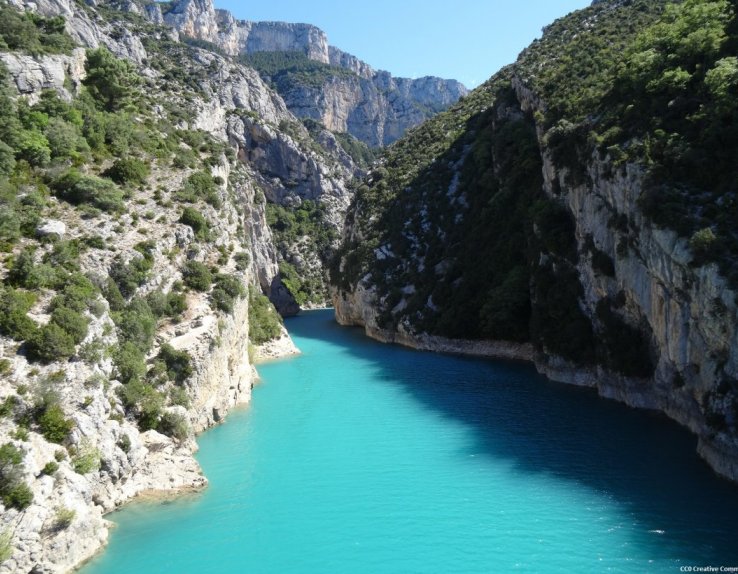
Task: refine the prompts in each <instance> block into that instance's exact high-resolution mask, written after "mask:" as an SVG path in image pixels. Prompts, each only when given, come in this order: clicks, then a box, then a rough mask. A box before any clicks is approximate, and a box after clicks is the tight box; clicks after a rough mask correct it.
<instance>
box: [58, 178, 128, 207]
mask: <svg viewBox="0 0 738 574" xmlns="http://www.w3.org/2000/svg"><path fill="white" fill-rule="evenodd" d="M51 188H52V189H53V190H54V191H55V193H56V195H58V196H59V197H61V198H62V199H64V200H66V201H68V202H69V203H71V204H72V205H81V204H86V205H92V206H94V207H97V208H98V209H102V210H103V211H118V212H120V211H123V209H124V204H123V192H122V191H121V190H120V189H118V187H117V186H116V185H115V184H114V183H113V182H112V181H110V180H107V179H102V178H99V177H95V176H93V175H84V174H83V173H81V172H79V171H78V170H76V169H70V170H69V171H67V172H66V173H64V174H62V175H61V176H59V177H58V178H57V179H55V180H54V181H53V182H52V183H51Z"/></svg>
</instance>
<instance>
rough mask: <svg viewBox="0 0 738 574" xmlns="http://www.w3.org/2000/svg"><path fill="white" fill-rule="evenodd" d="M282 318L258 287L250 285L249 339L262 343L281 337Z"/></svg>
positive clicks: (257, 343) (255, 342)
mask: <svg viewBox="0 0 738 574" xmlns="http://www.w3.org/2000/svg"><path fill="white" fill-rule="evenodd" d="M281 333H282V318H281V317H280V316H279V313H277V310H276V309H275V308H274V305H272V303H271V302H270V301H269V299H267V298H266V297H265V296H264V295H262V294H261V293H259V292H258V291H257V290H256V288H254V287H249V340H250V341H251V342H252V343H254V344H255V345H261V344H263V343H266V342H267V341H271V340H272V339H275V338H277V337H279V335H280V334H281Z"/></svg>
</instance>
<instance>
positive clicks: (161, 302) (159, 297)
mask: <svg viewBox="0 0 738 574" xmlns="http://www.w3.org/2000/svg"><path fill="white" fill-rule="evenodd" d="M146 302H147V303H148V305H149V308H150V309H151V312H152V313H153V314H154V316H155V317H178V316H179V315H181V314H182V313H184V312H185V311H186V310H187V299H186V298H185V296H184V295H182V294H181V293H174V292H173V291H172V292H169V293H167V294H164V293H162V291H161V290H157V291H152V292H151V293H149V294H148V295H147V296H146Z"/></svg>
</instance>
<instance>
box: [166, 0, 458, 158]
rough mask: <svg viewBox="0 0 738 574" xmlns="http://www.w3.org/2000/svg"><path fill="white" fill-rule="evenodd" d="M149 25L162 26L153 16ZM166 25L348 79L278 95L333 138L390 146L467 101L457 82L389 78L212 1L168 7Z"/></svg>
mask: <svg viewBox="0 0 738 574" xmlns="http://www.w3.org/2000/svg"><path fill="white" fill-rule="evenodd" d="M152 20H153V21H155V22H158V21H159V14H158V13H157V12H156V11H154V12H153V16H152ZM163 20H164V22H166V23H167V24H168V25H170V26H172V27H173V28H174V29H175V30H177V31H178V33H179V34H180V35H182V36H185V37H190V38H196V39H198V40H204V41H206V42H210V43H212V44H214V45H216V46H217V47H218V48H219V49H220V50H222V51H223V52H224V53H226V54H229V55H231V56H237V55H241V54H252V53H255V52H300V53H303V54H305V55H306V56H307V57H308V58H309V59H310V60H313V61H315V62H320V63H322V64H329V65H330V66H332V67H334V68H336V69H339V70H347V71H349V72H350V74H348V75H347V74H341V73H334V74H328V76H329V77H328V79H327V80H326V81H325V82H321V84H320V85H318V86H316V85H312V84H311V85H304V86H300V85H297V86H295V87H294V88H295V89H287V90H280V93H281V95H282V97H283V98H284V100H285V102H286V104H287V106H288V107H289V109H290V111H292V113H294V114H295V115H296V116H297V117H299V118H311V119H314V120H317V121H319V122H321V123H322V124H323V125H324V126H325V127H326V128H328V129H329V130H331V131H336V132H348V133H350V134H351V135H353V136H354V137H356V138H358V139H360V140H362V141H363V142H365V143H367V144H368V145H370V146H372V147H376V146H383V145H388V144H390V143H392V142H393V141H395V140H396V139H397V138H399V137H400V136H401V135H402V134H403V133H404V132H405V131H407V130H408V129H409V128H411V127H413V126H416V125H418V124H419V123H421V122H422V121H424V120H426V119H427V118H429V117H431V116H432V115H433V114H434V113H437V112H439V111H441V110H443V109H445V108H447V107H448V106H449V105H451V104H452V103H454V102H455V101H457V100H458V99H459V98H460V97H462V96H464V95H465V94H466V93H467V90H466V88H465V87H464V86H463V85H462V84H461V83H459V82H457V81H455V80H442V79H441V78H435V77H424V78H419V79H408V78H393V77H392V76H391V75H390V74H389V73H388V72H383V71H375V70H373V69H372V68H371V66H369V65H368V64H366V63H365V62H362V61H361V60H359V59H358V58H356V57H355V56H352V55H350V54H347V53H345V52H342V51H341V50H339V49H337V48H335V47H333V46H329V44H328V39H327V37H326V35H325V33H324V32H323V31H322V30H320V29H319V28H316V27H315V26H311V25H308V24H290V23H286V22H250V21H247V20H237V19H235V18H234V17H233V16H232V15H231V14H230V13H229V12H227V11H224V10H216V9H215V7H214V6H213V3H212V0H181V1H177V2H174V3H172V4H171V6H170V7H169V10H168V11H167V12H166V14H164V16H163Z"/></svg>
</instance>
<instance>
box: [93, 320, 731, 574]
mask: <svg viewBox="0 0 738 574" xmlns="http://www.w3.org/2000/svg"><path fill="white" fill-rule="evenodd" d="M287 327H288V329H289V330H290V332H291V334H292V335H293V337H294V338H295V341H296V342H297V344H298V346H299V347H300V348H301V349H302V350H303V355H302V356H300V357H298V358H294V359H289V360H284V361H279V362H275V363H271V364H267V365H262V366H261V367H260V368H259V372H260V373H261V375H262V377H263V382H262V383H261V384H260V385H259V386H257V387H256V388H255V389H254V395H253V400H252V403H251V405H250V406H249V407H248V408H245V409H243V410H240V411H238V412H236V413H234V414H232V415H230V416H229V417H228V419H227V421H226V423H225V424H223V425H222V426H220V427H217V428H215V429H213V430H211V431H209V432H207V433H205V434H203V435H202V436H201V437H200V438H199V443H200V446H201V450H200V452H199V454H198V459H199V460H200V462H201V464H202V466H203V469H204V471H205V473H206V475H207V476H208V477H209V479H210V487H209V488H208V490H207V491H205V492H204V493H202V494H200V495H194V496H189V497H186V498H183V499H180V500H177V501H175V502H168V503H139V504H134V505H131V506H129V507H127V508H126V509H125V510H123V511H121V512H118V513H115V514H113V515H112V516H111V519H112V520H114V521H115V522H117V523H118V524H119V528H117V529H116V530H115V531H114V532H113V534H112V537H111V542H110V546H109V548H108V549H107V551H106V552H105V553H104V554H103V555H102V556H101V557H100V558H99V559H97V560H96V561H94V562H93V563H91V564H90V565H88V566H87V567H86V568H85V569H84V570H83V572H84V574H103V573H105V574H112V573H136V574H148V573H160V572H161V573H164V572H166V573H207V572H212V573H216V572H217V573H225V572H234V573H235V572H254V573H259V574H261V573H275V574H277V573H279V574H283V573H293V572H294V573H352V574H354V573H355V574H363V573H367V574H369V573H371V574H384V573H416V572H417V573H426V572H428V573H443V574H447V573H466V572H469V573H471V572H475V573H487V572H508V571H520V572H561V573H564V572H566V573H570V572H574V573H576V572H633V573H636V572H637V573H642V572H670V573H676V572H679V569H680V566H693V565H710V564H711V565H716V566H719V565H733V566H738V488H736V487H734V486H733V485H731V484H728V483H727V482H725V481H723V480H721V479H719V478H717V477H715V476H714V475H713V474H712V472H711V471H710V470H709V469H708V468H707V466H706V465H704V464H703V463H702V462H701V461H700V460H699V458H698V457H697V455H696V454H695V439H694V438H693V437H692V436H691V435H690V434H689V433H688V432H687V431H685V430H683V429H681V428H679V427H678V426H677V425H675V424H673V423H672V422H670V421H668V420H667V419H665V418H664V417H662V416H658V415H655V414H652V413H646V412H637V411H634V410H630V409H628V408H626V407H624V406H622V405H620V404H617V403H614V402H610V401H606V400H603V399H600V398H598V397H596V395H595V394H594V393H593V392H591V391H589V390H584V389H579V388H574V387H570V386H566V385H560V384H555V383H551V382H548V381H546V380H545V379H544V378H543V377H540V376H539V375H537V374H536V373H535V371H534V370H533V369H532V368H531V367H530V366H528V365H524V364H518V363H512V362H499V361H484V360H477V359H468V358H459V357H451V356H443V355H434V354H430V353H420V352H415V351H411V350H407V349H403V348H399V347H394V346H387V345H382V344H379V343H375V342H373V341H371V340H369V339H367V338H365V337H364V336H363V334H362V332H361V331H360V330H358V329H347V328H342V327H339V326H338V325H336V324H335V323H334V322H333V318H332V312H331V311H320V312H313V313H308V314H305V315H303V316H301V317H297V318H295V319H291V320H289V321H288V322H287Z"/></svg>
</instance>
